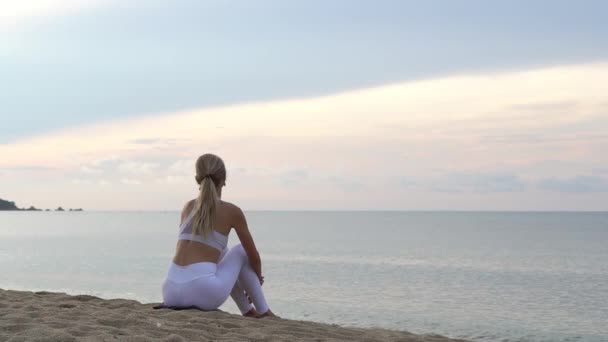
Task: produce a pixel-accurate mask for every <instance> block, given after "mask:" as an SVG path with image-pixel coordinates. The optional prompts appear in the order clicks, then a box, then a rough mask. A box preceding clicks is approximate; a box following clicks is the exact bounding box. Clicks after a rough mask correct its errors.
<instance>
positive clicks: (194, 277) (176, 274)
mask: <svg viewBox="0 0 608 342" xmlns="http://www.w3.org/2000/svg"><path fill="white" fill-rule="evenodd" d="M244 291H247V294H248V295H249V298H251V300H252V301H253V304H254V305H255V309H256V311H257V312H259V313H265V312H266V311H268V304H267V303H266V298H265V297H264V292H263V291H262V285H260V280H259V278H258V276H257V275H256V273H255V271H254V270H253V269H252V268H251V266H250V265H249V258H248V257H247V254H246V253H245V250H244V249H243V246H241V245H240V244H238V245H236V246H234V247H232V248H230V249H228V248H226V249H224V250H223V251H222V253H221V254H220V258H219V261H218V263H217V264H216V263H213V262H197V263H194V264H190V265H187V266H179V265H176V264H175V263H171V266H170V267H169V272H168V274H167V279H166V280H165V282H164V283H163V302H164V304H165V305H167V306H175V307H188V306H196V307H198V308H199V309H201V310H215V309H217V308H219V307H220V306H221V305H222V304H223V303H224V302H225V301H226V299H228V296H229V295H230V296H232V299H233V300H234V301H235V303H236V305H237V306H238V307H239V310H240V311H241V313H243V314H244V313H246V312H249V311H250V310H251V309H252V308H253V307H252V305H251V303H249V300H248V299H247V296H246V295H245V293H244Z"/></svg>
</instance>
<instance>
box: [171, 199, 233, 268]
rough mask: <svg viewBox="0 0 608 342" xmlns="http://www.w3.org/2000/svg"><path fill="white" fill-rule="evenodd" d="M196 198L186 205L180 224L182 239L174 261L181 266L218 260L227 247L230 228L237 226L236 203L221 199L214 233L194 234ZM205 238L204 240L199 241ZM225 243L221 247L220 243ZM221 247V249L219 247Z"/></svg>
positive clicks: (216, 214) (179, 241) (178, 243)
mask: <svg viewBox="0 0 608 342" xmlns="http://www.w3.org/2000/svg"><path fill="white" fill-rule="evenodd" d="M195 204H196V200H191V201H189V202H188V203H186V205H185V206H184V209H183V211H182V215H181V224H180V227H179V229H180V232H179V234H180V239H179V240H178V242H177V247H176V252H175V257H174V258H173V262H174V263H175V264H177V265H180V266H187V265H190V264H193V263H197V262H215V263H217V262H218V258H219V256H220V253H221V249H222V248H225V247H226V246H225V241H222V240H224V239H225V240H227V239H228V235H229V234H230V230H232V228H233V227H234V226H235V224H234V223H235V220H234V218H235V209H238V208H237V207H236V206H235V205H233V204H231V203H228V202H224V201H219V203H218V205H217V208H216V212H215V220H214V223H213V229H214V230H213V232H212V233H211V234H212V235H210V236H207V237H206V238H202V237H200V236H192V235H193V234H192V221H193V213H194V210H195V209H194V207H195ZM197 240H203V241H197ZM222 243H223V244H224V246H222V247H219V246H218V245H220V244H222ZM218 248H220V249H218Z"/></svg>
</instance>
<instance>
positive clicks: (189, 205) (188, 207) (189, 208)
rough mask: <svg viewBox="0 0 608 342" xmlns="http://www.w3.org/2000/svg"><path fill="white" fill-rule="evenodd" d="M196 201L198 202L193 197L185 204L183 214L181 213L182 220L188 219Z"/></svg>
mask: <svg viewBox="0 0 608 342" xmlns="http://www.w3.org/2000/svg"><path fill="white" fill-rule="evenodd" d="M195 202H196V200H194V199H193V200H190V201H188V202H186V204H185V205H184V209H182V215H181V220H182V222H183V221H184V220H185V219H186V217H187V216H188V214H189V213H190V212H191V211H192V208H194V203H195Z"/></svg>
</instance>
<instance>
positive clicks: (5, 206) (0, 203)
mask: <svg viewBox="0 0 608 342" xmlns="http://www.w3.org/2000/svg"><path fill="white" fill-rule="evenodd" d="M2 210H6V211H9V210H12V211H51V210H50V209H44V210H43V209H38V208H36V207H34V206H33V205H32V206H30V207H29V208H19V207H17V205H16V204H15V202H11V201H7V200H3V199H1V198H0V211H2ZM55 211H66V210H65V209H63V208H62V207H58V208H57V209H55ZM69 211H84V210H83V209H82V208H76V209H72V208H70V209H69Z"/></svg>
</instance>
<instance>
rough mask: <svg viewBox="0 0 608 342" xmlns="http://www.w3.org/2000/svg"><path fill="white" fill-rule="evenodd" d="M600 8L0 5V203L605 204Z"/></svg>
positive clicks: (581, 4) (135, 206)
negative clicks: (207, 181) (207, 192)
mask: <svg viewBox="0 0 608 342" xmlns="http://www.w3.org/2000/svg"><path fill="white" fill-rule="evenodd" d="M605 13H608V3H607V2H605V1H577V2H572V1H559V0H553V1H543V0H536V1H518V0H514V1H509V2H505V1H500V2H499V1H470V0H469V1H467V0H463V1H438V0H429V1H407V0H394V1H393V0H377V1H364V0H357V1H352V0H351V1H346V0H332V1H318V0H310V1H288V0H280V1H279V0H261V1H244V0H243V1H236V0H222V1H219V0H218V1H199V0H197V1H182V0H178V1H161V0H152V1H124V0H123V1H113V0H105V1H104V0H89V1H77V0H31V1H20V2H15V1H8V0H6V1H5V0H0V120H1V121H0V198H3V199H9V200H12V201H15V202H16V203H17V205H19V206H21V207H28V206H30V205H35V206H37V207H41V208H55V207H57V206H59V205H61V206H64V207H83V208H85V209H89V210H179V209H180V208H181V207H182V206H183V203H184V202H185V201H186V200H188V199H191V198H193V197H195V196H196V193H197V185H196V183H195V182H194V162H195V160H196V158H197V157H198V156H199V155H201V154H203V153H207V152H211V153H215V154H218V155H220V156H221V157H222V158H223V159H224V160H225V162H226V165H227V167H228V181H227V187H226V189H225V190H224V198H225V199H226V200H228V201H231V202H234V203H236V204H237V205H240V206H241V207H242V208H244V209H246V210H608V157H607V155H608V154H607V153H605V151H606V150H607V149H608V93H607V92H606V91H605V85H606V84H608V21H606V20H605Z"/></svg>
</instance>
